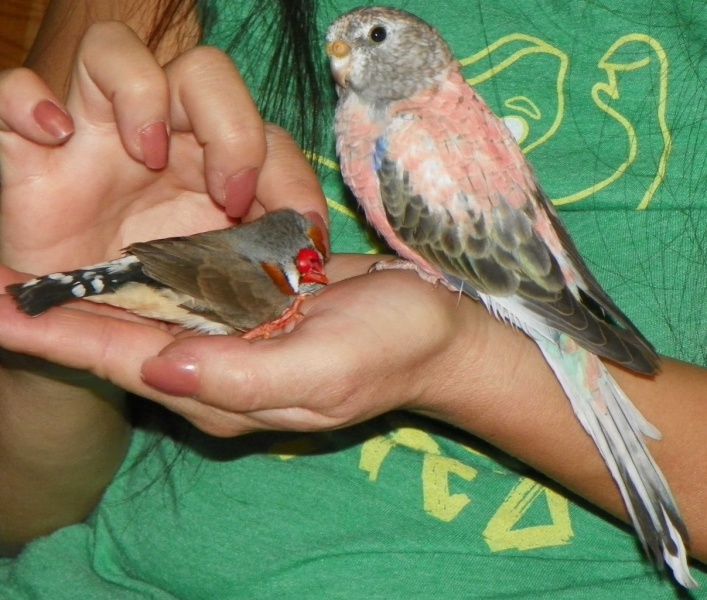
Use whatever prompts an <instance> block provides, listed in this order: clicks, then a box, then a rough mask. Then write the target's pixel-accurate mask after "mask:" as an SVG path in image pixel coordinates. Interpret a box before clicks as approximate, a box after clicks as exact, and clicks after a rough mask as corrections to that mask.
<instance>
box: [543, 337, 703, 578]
mask: <svg viewBox="0 0 707 600" xmlns="http://www.w3.org/2000/svg"><path fill="white" fill-rule="evenodd" d="M544 334H545V335H543V334H542V333H538V332H535V333H534V334H533V335H531V337H532V338H533V339H534V340H535V342H536V343H537V344H538V346H539V348H540V350H541V351H542V353H543V356H544V357H545V360H547V362H548V364H549V365H550V367H551V368H552V370H553V372H554V373H555V376H556V377H557V379H558V380H559V382H560V384H561V386H562V388H563V389H564V391H565V393H566V394H567V397H568V398H569V400H570V402H571V404H572V408H573V409H574V412H575V414H576V416H577V418H578V419H579V421H580V422H581V424H582V426H583V427H584V429H585V430H586V431H587V433H588V434H589V435H590V436H591V437H592V439H593V440H594V442H595V444H596V446H597V448H598V449H599V452H600V453H601V455H602V457H603V458H604V461H605V462H606V464H607V466H608V467H609V470H610V471H611V474H612V476H613V477H614V480H615V481H616V483H617V485H618V487H619V490H620V492H621V496H622V497H623V500H624V503H625V505H626V508H627V510H628V512H629V515H630V517H631V521H632V522H633V525H634V527H635V529H636V532H637V533H638V537H639V539H640V540H641V544H642V545H643V547H644V550H645V551H646V552H647V553H648V554H649V555H650V556H652V557H653V559H654V560H655V562H656V564H658V565H659V566H662V565H663V564H664V563H665V564H667V565H668V566H669V567H670V568H671V570H672V572H673V574H674V576H675V578H676V579H677V581H678V582H679V583H680V584H681V585H683V586H685V587H687V588H696V587H697V582H696V581H695V580H694V579H693V578H692V576H691V575H690V571H689V568H688V566H687V551H686V549H685V543H687V540H688V535H687V530H686V528H685V525H684V523H683V521H682V519H681V518H680V514H679V511H678V508H677V505H676V503H675V500H674V498H673V495H672V494H671V492H670V489H669V487H668V484H667V482H666V481H665V478H664V476H663V474H662V473H661V471H660V469H659V468H658V465H657V464H656V463H655V461H654V460H653V457H652V456H651V454H650V452H649V450H648V448H647V446H646V442H645V437H650V438H653V439H656V440H658V439H660V438H661V435H660V432H659V431H658V430H657V429H656V428H655V427H654V426H653V425H651V424H650V423H649V422H648V421H647V420H646V419H645V418H644V417H643V415H641V413H640V412H639V411H638V410H637V409H636V407H635V406H634V405H633V404H632V403H631V401H630V400H629V398H628V397H627V396H626V394H624V392H623V391H622V390H621V388H620V387H619V386H618V384H617V383H616V381H615V380H614V378H613V377H612V376H611V374H610V373H609V371H608V370H607V368H606V367H605V366H604V364H603V363H602V362H601V360H599V358H598V357H597V356H595V355H594V354H592V353H590V352H587V351H586V350H585V349H584V348H582V347H580V346H579V345H578V344H577V343H576V342H575V341H574V340H572V339H571V338H570V337H569V336H567V335H564V334H561V333H558V332H556V331H552V330H549V329H548V330H547V331H546V332H544ZM594 374H598V377H596V380H595V375H594ZM683 540H684V542H683Z"/></svg>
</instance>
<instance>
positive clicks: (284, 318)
mask: <svg viewBox="0 0 707 600" xmlns="http://www.w3.org/2000/svg"><path fill="white" fill-rule="evenodd" d="M303 301H304V295H302V296H297V298H295V301H294V303H293V304H292V306H290V307H289V308H286V309H285V311H284V312H283V313H282V315H281V316H280V317H278V318H277V319H275V320H274V321H270V322H268V323H263V324H262V325H258V326H257V327H255V328H254V329H251V330H250V331H246V332H245V333H244V334H243V335H242V336H241V337H242V338H243V339H244V340H248V341H253V340H257V339H259V338H262V339H264V340H267V339H268V338H269V337H270V336H271V335H272V334H273V332H275V331H278V330H280V329H284V328H285V327H286V326H287V325H289V324H290V323H293V324H294V323H296V322H297V321H299V320H300V319H301V318H303V315H302V313H301V312H300V311H299V307H300V305H301V304H302V302H303Z"/></svg>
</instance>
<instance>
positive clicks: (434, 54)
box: [326, 7, 455, 104]
mask: <svg viewBox="0 0 707 600" xmlns="http://www.w3.org/2000/svg"><path fill="white" fill-rule="evenodd" d="M326 41H327V45H326V51H327V55H328V56H329V62H330V66H331V71H332V74H333V76H334V79H335V80H336V82H337V84H338V88H339V93H340V94H346V93H348V92H349V91H353V92H354V93H355V94H357V95H358V96H361V97H362V98H363V99H365V100H366V101H367V102H371V103H375V104H380V103H387V102H395V101H396V100H401V99H403V98H409V97H410V96H413V95H414V94H415V93H416V92H418V91H420V90H423V89H427V88H429V87H431V86H433V85H434V82H435V80H436V81H441V80H442V79H443V78H444V77H445V76H446V73H447V70H448V68H449V67H450V65H454V64H455V62H454V59H453V57H452V53H451V51H450V49H449V47H448V46H447V44H446V42H445V41H444V40H443V39H442V38H441V36H440V35H439V33H438V32H437V30H436V29H434V28H433V27H432V26H431V25H428V24H427V23H425V22H424V21H422V20H421V19H419V18H418V17H416V16H414V15H411V14H410V13H407V12H405V11H401V10H396V9H392V8H377V7H370V8H359V9H356V10H353V11H351V12H349V13H347V14H345V15H343V16H341V17H339V18H338V19H337V20H336V21H334V23H332V24H331V26H330V27H329V30H328V32H327V36H326Z"/></svg>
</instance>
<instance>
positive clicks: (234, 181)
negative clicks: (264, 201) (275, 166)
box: [224, 169, 260, 219]
mask: <svg viewBox="0 0 707 600" xmlns="http://www.w3.org/2000/svg"><path fill="white" fill-rule="evenodd" d="M259 172H260V170H259V169H246V170H245V171H241V172H240V173H238V174H237V175H234V176H233V177H229V178H228V179H227V180H226V186H225V189H224V207H225V209H226V214H227V215H228V216H229V217H233V218H234V219H240V218H241V217H243V216H244V215H245V214H246V213H247V212H248V209H249V208H250V205H251V204H252V203H253V199H254V198H255V189H256V187H257V185H258V174H259Z"/></svg>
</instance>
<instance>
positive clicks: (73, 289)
mask: <svg viewBox="0 0 707 600" xmlns="http://www.w3.org/2000/svg"><path fill="white" fill-rule="evenodd" d="M130 282H137V283H146V284H152V285H154V284H155V282H154V281H153V280H152V279H150V278H149V277H148V276H147V275H145V274H144V273H143V270H142V263H141V262H140V261H139V260H138V258H137V257H136V256H133V255H127V256H124V257H123V258H119V259H117V260H113V261H110V262H105V263H100V264H97V265H93V266H91V267H86V268H84V269H77V270H76V271H67V272H66V273H52V274H51V275H45V276H44V277H39V278H37V279H31V280H30V281H27V282H26V283H15V284H13V285H8V286H7V287H6V288H5V290H6V291H7V293H8V294H10V295H11V296H13V297H14V298H15V300H16V302H17V305H18V306H19V308H20V310H22V312H24V313H26V314H28V315H30V316H32V317H34V316H37V315H41V314H42V313H43V312H45V311H47V310H49V309H50V308H52V307H54V306H59V305H60V304H64V303H66V302H70V301H71V300H78V299H80V298H88V297H91V296H99V295H101V294H112V293H114V292H115V291H117V290H118V289H119V288H120V287H122V286H123V285H125V284H126V283H130Z"/></svg>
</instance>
